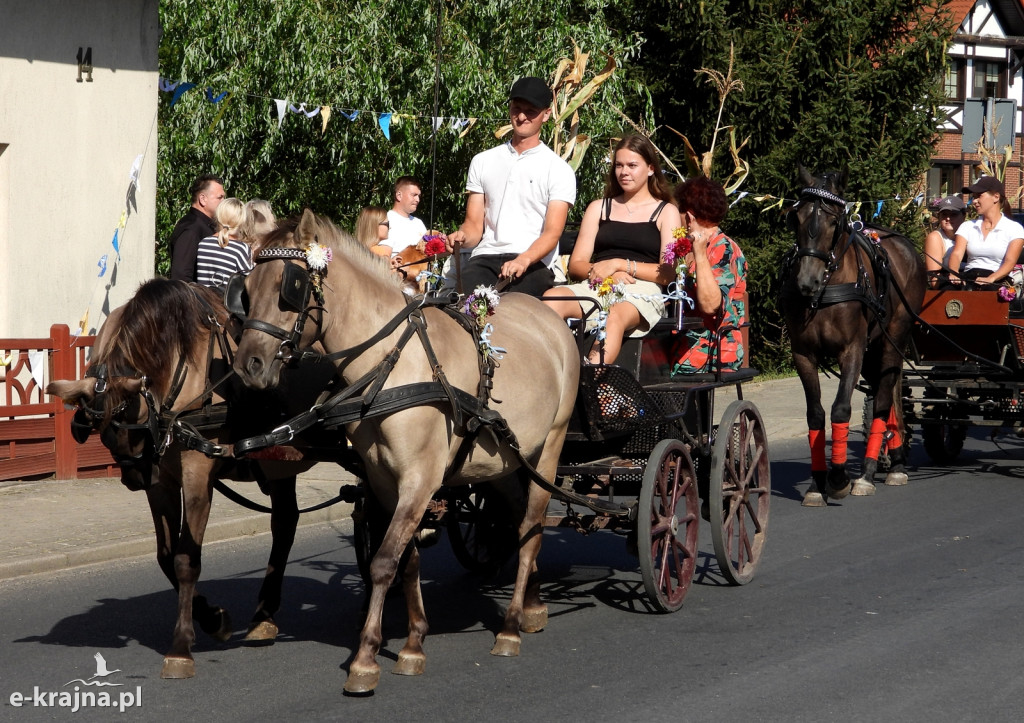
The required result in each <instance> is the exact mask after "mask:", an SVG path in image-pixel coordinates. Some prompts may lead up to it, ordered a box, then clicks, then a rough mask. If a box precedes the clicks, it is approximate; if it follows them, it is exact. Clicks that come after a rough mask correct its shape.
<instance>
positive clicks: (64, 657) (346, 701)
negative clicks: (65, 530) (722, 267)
mask: <svg viewBox="0 0 1024 723" xmlns="http://www.w3.org/2000/svg"><path fill="white" fill-rule="evenodd" d="M980 434H981V433H980V432H979V433H978V434H976V435H975V436H974V438H972V439H970V440H968V449H967V452H966V454H965V460H964V464H962V465H960V466H958V467H954V468H950V469H938V468H934V467H930V466H928V465H927V462H926V459H925V458H924V455H923V453H922V452H921V451H920V449H919V448H918V449H916V450H915V453H914V456H913V460H914V461H915V462H916V463H917V464H919V465H920V466H919V468H918V469H917V470H916V471H915V472H914V473H913V474H912V475H911V483H910V485H909V486H907V487H904V488H884V487H881V486H880V487H879V489H878V494H877V495H876V496H875V497H872V498H847V499H846V500H844V501H842V502H841V503H838V504H832V505H830V506H829V507H828V508H827V509H804V508H801V507H800V504H799V503H800V493H801V492H802V490H803V488H804V486H805V482H804V479H805V476H806V475H807V465H806V462H805V460H806V457H807V453H806V448H805V443H804V442H803V441H802V440H791V441H789V442H785V443H779V444H775V445H774V447H773V449H772V450H771V452H772V457H773V460H774V462H773V472H772V473H773V483H774V488H775V495H774V497H773V502H772V511H771V521H770V528H769V535H768V547H767V549H766V552H765V557H764V559H763V562H762V565H761V567H760V569H759V570H758V574H757V576H756V577H755V579H754V580H753V581H752V582H751V583H750V584H749V585H747V586H745V587H739V588H736V587H729V586H726V585H723V584H721V580H720V579H719V577H718V575H717V570H716V566H715V562H714V555H713V553H712V552H711V543H710V533H709V531H708V529H707V527H706V526H704V527H702V529H701V538H702V539H701V548H702V550H703V551H704V553H705V554H704V555H703V556H702V561H701V562H702V564H701V566H700V567H699V568H698V577H697V579H696V580H695V584H694V585H693V587H692V588H691V590H690V593H689V595H688V597H687V599H686V603H685V605H684V606H683V608H682V610H680V611H679V612H677V613H675V614H671V615H658V614H653V613H650V612H648V610H647V606H646V604H645V602H644V599H643V585H642V582H641V579H640V574H639V571H638V570H637V565H636V561H635V559H634V558H632V557H630V556H629V555H628V554H627V553H626V551H625V546H624V544H623V540H622V539H621V538H619V537H616V536H615V535H613V534H610V533H598V534H596V535H594V536H591V537H590V538H582V537H580V536H579V535H577V534H576V533H573V532H568V531H557V532H550V533H549V534H547V535H546V537H545V542H544V550H543V553H542V559H541V562H542V569H543V572H544V577H545V579H546V581H547V582H546V584H545V588H544V589H545V597H546V599H547V601H548V603H549V605H550V611H551V619H550V623H549V625H548V628H547V629H546V630H545V631H544V632H542V633H539V634H536V635H530V636H526V637H525V639H524V643H523V654H522V655H521V656H520V657H519V658H515V659H504V658H494V657H491V656H490V655H489V654H488V651H489V649H490V646H491V643H492V640H493V633H494V631H495V630H496V629H497V628H498V626H499V624H500V620H501V614H502V609H503V606H504V605H505V604H506V603H507V600H508V596H509V593H510V587H509V586H508V583H509V582H510V576H508V575H505V576H504V577H502V578H499V579H498V580H496V581H493V582H485V583H481V582H480V581H479V580H476V579H474V578H472V577H469V576H466V575H465V574H463V573H462V572H461V571H460V568H459V567H458V565H457V563H456V562H455V561H454V558H453V556H452V554H451V552H450V550H449V548H448V545H447V542H446V541H444V540H442V542H441V544H440V545H438V546H436V547H433V548H430V549H428V550H426V551H425V552H424V578H425V583H424V595H425V600H426V605H427V611H428V614H429V616H430V622H431V636H430V637H429V638H428V640H427V648H426V650H427V655H428V661H427V671H426V674H425V675H423V676H421V677H418V678H405V677H398V676H391V675H387V674H386V673H385V675H384V677H383V678H382V680H381V684H380V686H379V688H378V689H377V692H376V694H375V695H374V696H372V697H369V698H360V699H357V698H346V697H343V696H342V694H341V686H342V683H343V680H344V669H345V668H346V666H347V663H348V660H349V658H350V656H351V654H352V650H353V649H354V647H355V646H356V644H357V639H358V627H359V609H360V604H361V600H362V598H361V592H362V583H361V581H360V579H359V577H358V573H357V571H356V567H355V555H354V552H353V549H352V547H351V534H350V530H349V529H346V528H345V527H344V526H334V527H331V526H327V525H325V526H322V527H311V528H306V529H303V530H300V534H299V539H298V542H297V544H296V547H295V550H294V552H293V555H292V562H291V566H290V567H289V570H288V576H287V579H286V590H285V609H284V610H283V611H282V612H281V613H280V614H279V616H278V622H279V623H280V625H281V628H282V635H281V637H280V638H279V642H278V643H277V644H276V645H274V646H272V647H266V648H244V647H242V646H241V645H240V644H239V643H238V639H239V637H240V636H236V637H235V638H234V639H233V640H232V641H230V642H229V643H227V644H224V645H221V644H219V643H216V642H213V641H212V640H211V639H210V638H208V637H206V636H203V635H202V634H200V637H199V639H198V642H197V645H196V649H195V657H196V661H197V666H198V668H197V669H198V675H197V677H196V678H194V679H192V680H185V681H162V680H160V679H159V672H160V663H161V657H162V653H163V651H164V648H165V646H166V645H167V643H168V642H169V640H170V632H171V627H172V625H173V615H174V609H175V598H174V595H173V593H171V592H170V591H169V589H168V586H167V584H166V582H165V581H164V579H163V577H162V576H161V575H160V573H159V572H158V570H157V568H156V565H155V563H154V562H153V561H152V559H150V558H148V557H147V558H139V559H135V560H129V561H124V562H121V563H117V564H111V565H105V566H102V567H99V566H96V567H92V568H79V569H77V570H72V571H67V572H62V573H58V574H53V575H47V576H35V577H27V578H20V579H17V580H12V581H8V582H5V583H3V584H2V587H0V609H2V610H3V611H4V612H3V625H2V628H0V630H2V632H0V694H2V701H0V702H2V706H0V719H3V720H11V721H21V720H44V719H45V720H50V719H56V720H69V719H74V720H110V719H112V718H113V719H124V720H159V721H167V720H172V719H179V718H180V719H184V720H211V719H217V720H225V721H234V720H246V721H262V720H267V721H269V720H275V721H276V720H281V719H295V720H334V719H345V720H357V721H376V720H380V721H385V720H386V721H396V720H397V721H402V720H432V721H433V720H446V721H463V720H465V721H470V720H473V721H478V720H487V721H526V720H531V721H536V720H568V719H586V720H591V721H634V720H636V721H639V720H644V721H719V720H721V721H725V720H728V721H732V720H738V719H745V720H755V721H826V720H827V721H929V722H934V721H965V720H978V721H980V720H984V721H1004V720H1005V721H1017V720H1021V719H1024V646H1022V642H1024V640H1022V638H1024V635H1022V634H1024V603H1022V592H1024V585H1022V582H1024V574H1022V569H1024V568H1022V563H1021V559H1022V553H1024V535H1022V534H1021V520H1022V518H1024V514H1022V513H1024V502H1022V499H1024V497H1022V494H1021V490H1022V484H1024V480H1022V479H1021V478H1022V477H1024V470H1022V469H1021V468H1020V467H1019V466H1018V461H1019V460H1021V459H1024V443H1022V442H1021V441H1020V440H1017V439H1016V438H1010V439H1006V438H1004V439H1001V440H1000V444H1001V445H1002V449H1000V448H999V447H997V446H995V445H994V444H992V443H991V442H989V441H987V440H982V439H981V438H980ZM979 450H980V451H979ZM57 524H59V523H57ZM268 545H269V540H268V538H266V537H255V538H246V539H242V540H236V541H232V542H228V543H221V544H216V545H211V546H209V547H208V548H207V549H206V551H205V553H206V554H205V560H204V562H205V567H204V571H203V580H204V584H203V590H204V592H205V593H206V594H207V595H208V596H209V597H210V598H211V599H212V600H215V601H216V602H218V603H220V604H223V605H226V606H227V607H229V609H230V610H231V611H232V613H233V615H234V617H235V627H236V629H238V630H242V629H244V627H245V621H246V619H247V617H248V615H249V614H250V612H251V609H252V607H253V605H254V601H255V596H256V591H257V588H258V584H259V577H260V576H261V575H262V570H263V566H264V564H265V555H266V552H267V548H268ZM404 624H405V622H404V604H403V602H402V600H401V598H400V597H396V598H395V599H393V600H390V601H389V604H388V607H387V608H386V610H385V635H386V636H387V640H386V642H385V649H384V651H383V653H382V655H381V658H380V659H381V663H382V666H383V667H384V669H385V671H386V670H388V669H389V668H390V666H391V664H392V661H393V660H394V657H395V655H396V653H397V652H398V650H399V649H400V648H401V646H402V643H403V637H404ZM97 652H99V653H101V654H102V656H103V657H104V659H105V661H106V665H107V667H108V669H111V670H113V669H119V671H120V672H118V673H115V674H112V675H110V676H109V677H107V678H106V680H108V681H111V682H118V683H121V684H122V685H121V686H120V687H110V688H104V689H93V690H107V691H111V692H112V694H113V695H114V698H115V699H116V698H117V696H118V695H119V694H120V693H121V691H125V692H127V693H129V694H141V702H140V703H136V702H135V701H134V700H133V701H132V703H133V705H132V707H130V708H127V709H126V711H125V712H124V713H123V714H121V713H120V712H114V713H113V715H112V714H111V713H112V709H104V710H99V709H96V708H89V709H82V710H79V711H78V712H75V713H72V712H71V711H70V710H69V709H61V708H54V707H46V708H41V707H37V706H34V704H33V697H32V694H33V692H34V689H36V688H38V689H39V691H41V692H43V693H46V692H49V691H53V692H58V693H59V692H60V691H71V690H72V689H73V688H74V687H75V685H77V684H71V685H65V684H67V683H68V682H69V681H73V680H74V679H79V678H80V679H83V680H87V679H88V678H89V676H91V675H92V674H93V673H94V672H95V670H96V663H95V661H94V660H93V656H94V654H95V653H97ZM79 687H81V686H79ZM83 690H84V688H83ZM14 692H21V693H24V694H26V699H25V701H24V703H23V705H22V706H21V707H14V706H12V705H11V701H10V696H11V694H12V693H14Z"/></svg>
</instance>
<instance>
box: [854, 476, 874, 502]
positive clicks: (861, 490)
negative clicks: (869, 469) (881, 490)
mask: <svg viewBox="0 0 1024 723" xmlns="http://www.w3.org/2000/svg"><path fill="white" fill-rule="evenodd" d="M850 494H851V495H853V496H854V497H870V496H871V495H873V494H875V485H874V483H873V482H868V481H867V480H866V479H864V478H863V477H860V478H858V479H855V480H854V481H853V488H852V489H851V490H850Z"/></svg>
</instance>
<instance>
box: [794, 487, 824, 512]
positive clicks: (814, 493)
mask: <svg viewBox="0 0 1024 723" xmlns="http://www.w3.org/2000/svg"><path fill="white" fill-rule="evenodd" d="M800 506H801V507H825V506H826V504H825V498H824V497H822V495H821V492H818V490H816V489H814V487H811V489H809V490H807V494H805V495H804V501H803V502H801V503H800Z"/></svg>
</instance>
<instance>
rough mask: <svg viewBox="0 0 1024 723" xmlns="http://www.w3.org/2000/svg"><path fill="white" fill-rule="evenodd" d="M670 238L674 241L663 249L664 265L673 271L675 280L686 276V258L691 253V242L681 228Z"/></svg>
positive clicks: (685, 231) (684, 230)
mask: <svg viewBox="0 0 1024 723" xmlns="http://www.w3.org/2000/svg"><path fill="white" fill-rule="evenodd" d="M672 237H673V238H674V239H675V241H674V242H672V243H671V244H670V245H669V246H668V248H666V249H665V263H666V264H668V265H669V266H671V267H672V268H674V269H675V271H676V277H677V278H680V279H682V278H683V277H684V276H686V256H687V254H689V253H690V252H691V251H693V241H692V240H691V239H690V237H689V236H688V235H687V230H686V229H685V228H683V227H682V226H680V227H679V228H677V229H675V230H674V231H673V232H672Z"/></svg>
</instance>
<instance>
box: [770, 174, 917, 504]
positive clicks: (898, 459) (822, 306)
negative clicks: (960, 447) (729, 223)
mask: <svg viewBox="0 0 1024 723" xmlns="http://www.w3.org/2000/svg"><path fill="white" fill-rule="evenodd" d="M800 173H801V180H802V181H803V182H804V184H805V185H806V188H804V189H803V190H802V191H801V192H800V200H799V202H798V203H797V205H796V206H795V207H794V208H793V209H792V210H791V211H790V213H789V222H790V225H791V228H792V230H793V231H795V233H796V245H795V247H794V249H793V253H792V255H791V256H790V262H789V266H788V269H787V270H786V271H785V272H784V281H783V289H782V302H783V307H784V314H785V319H786V328H787V329H788V331H789V337H790V343H791V344H792V348H793V361H794V363H795V365H796V369H797V373H798V374H799V375H800V381H801V383H802V384H803V388H804V395H805V396H806V398H807V426H808V429H809V435H808V436H809V440H810V446H811V475H812V477H813V479H814V483H815V484H814V485H812V486H811V488H810V489H809V490H808V492H807V494H806V495H805V496H804V505H806V506H813V507H820V506H823V505H825V504H826V503H825V497H833V498H836V499H839V498H842V497H845V496H846V495H847V494H849V493H851V483H850V481H849V479H848V477H847V472H846V460H847V437H848V434H849V425H850V416H851V412H852V410H851V406H850V400H851V397H852V395H853V389H854V386H855V385H856V383H857V381H858V379H859V378H860V376H861V375H862V374H863V376H864V379H865V380H866V381H867V382H868V385H869V386H870V387H871V390H872V394H873V395H874V400H875V401H874V411H873V415H872V417H873V419H872V422H871V429H870V430H869V435H868V441H867V450H866V453H865V457H864V465H863V468H862V472H861V476H860V477H859V478H858V479H856V480H854V481H853V483H852V494H854V495H871V494H874V491H875V486H874V482H873V479H874V476H875V471H876V469H877V466H878V454H879V451H880V450H881V447H882V444H883V443H884V444H887V445H888V450H889V455H890V459H891V462H892V467H891V469H890V471H889V473H888V476H887V477H886V479H885V483H886V484H888V485H902V484H906V482H907V475H906V473H905V471H904V465H905V461H906V460H905V453H904V450H903V442H902V438H903V435H904V433H905V430H904V428H903V414H902V408H901V404H900V394H899V391H900V390H899V382H900V371H901V369H902V366H903V353H904V351H905V348H906V345H907V341H908V338H909V334H910V331H911V326H912V324H913V315H914V314H917V313H918V312H919V311H920V309H921V303H922V300H923V298H924V289H925V267H924V262H923V261H922V259H921V257H920V255H919V254H918V253H917V251H916V250H915V249H914V247H913V245H912V244H911V243H910V241H908V240H907V239H906V238H904V237H902V236H899V235H897V234H895V233H893V232H891V231H888V230H886V229H869V230H866V231H864V232H862V231H860V230H858V229H854V228H851V226H850V224H849V223H848V222H847V219H846V203H845V201H844V200H843V192H844V190H845V185H846V175H845V173H844V174H842V175H840V174H837V173H825V174H823V175H822V176H821V177H820V178H816V177H814V176H813V175H811V174H810V173H808V172H807V171H806V170H805V169H803V168H801V169H800ZM908 307H909V308H908ZM911 312H913V313H911ZM827 358H834V359H835V360H836V361H837V362H838V364H839V371H840V377H839V391H838V393H837V394H836V399H835V401H834V402H833V404H832V412H831V422H832V467H831V470H830V471H829V470H827V465H826V457H825V410H824V408H823V407H822V405H821V388H820V386H819V383H818V367H819V364H821V363H823V362H824V361H825V359H827Z"/></svg>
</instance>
